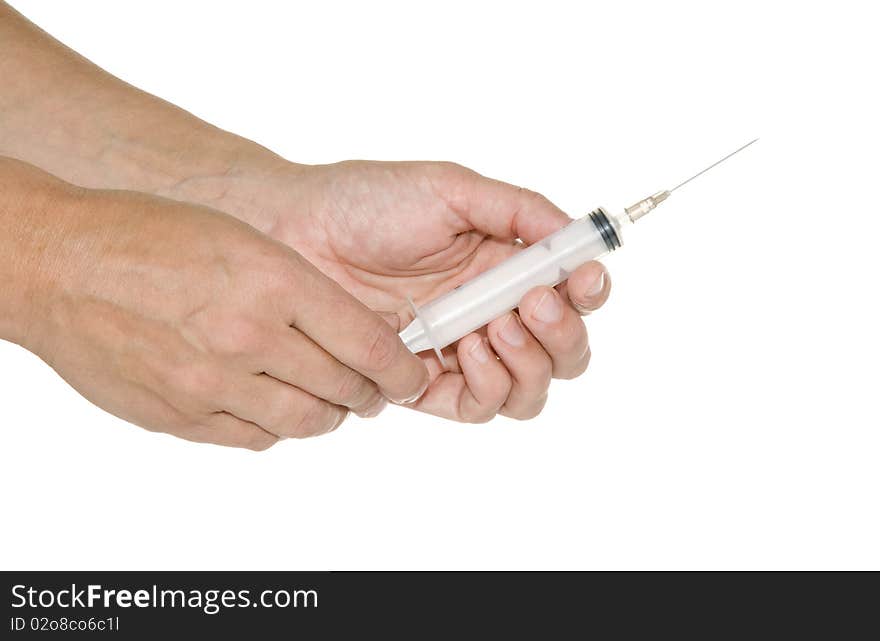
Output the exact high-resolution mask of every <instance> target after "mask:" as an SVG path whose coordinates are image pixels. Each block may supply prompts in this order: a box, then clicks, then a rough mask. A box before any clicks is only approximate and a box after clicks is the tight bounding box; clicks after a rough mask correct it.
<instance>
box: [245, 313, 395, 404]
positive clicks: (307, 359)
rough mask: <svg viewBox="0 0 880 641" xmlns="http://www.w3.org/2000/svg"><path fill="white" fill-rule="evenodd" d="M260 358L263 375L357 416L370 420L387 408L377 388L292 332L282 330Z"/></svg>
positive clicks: (307, 340) (302, 336) (298, 333)
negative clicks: (269, 348) (342, 406)
mask: <svg viewBox="0 0 880 641" xmlns="http://www.w3.org/2000/svg"><path fill="white" fill-rule="evenodd" d="M272 345H273V349H272V352H271V353H270V354H264V355H262V360H264V361H265V364H264V366H263V368H264V371H265V372H266V373H267V374H269V375H270V376H272V377H273V378H276V379H278V380H280V381H283V382H285V383H288V384H290V385H293V386H294V387H298V388H300V389H302V390H304V391H306V392H308V393H310V394H311V395H313V396H317V397H318V398H322V399H324V400H326V401H328V402H330V403H333V404H334V405H344V406H345V407H348V408H349V409H351V410H352V411H353V412H355V413H356V414H357V415H358V416H362V417H365V418H367V417H373V416H378V415H379V413H380V412H381V411H382V410H383V409H384V408H385V406H386V405H387V401H386V400H385V397H384V396H382V394H381V393H380V392H379V388H378V387H376V384H375V383H373V381H371V380H370V379H368V378H367V377H366V376H364V375H363V374H361V373H360V372H357V371H355V370H353V369H351V368H350V367H347V366H345V365H343V364H342V363H340V362H339V361H338V360H336V359H335V358H333V357H332V356H331V355H330V354H328V353H327V352H326V351H324V350H323V349H322V348H321V347H319V346H318V345H316V344H315V343H314V342H313V341H312V340H311V339H310V338H309V337H308V336H306V335H305V334H303V333H302V332H300V331H299V330H297V329H295V328H292V327H291V328H284V329H283V330H282V331H281V332H279V333H278V335H277V336H275V337H274V341H272Z"/></svg>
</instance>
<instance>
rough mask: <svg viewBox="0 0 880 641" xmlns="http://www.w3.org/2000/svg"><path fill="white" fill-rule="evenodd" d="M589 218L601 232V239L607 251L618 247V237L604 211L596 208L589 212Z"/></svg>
mask: <svg viewBox="0 0 880 641" xmlns="http://www.w3.org/2000/svg"><path fill="white" fill-rule="evenodd" d="M590 220H592V221H593V224H594V225H595V226H596V229H598V230H599V233H600V234H602V240H604V241H605V246H606V247H608V251H612V252H613V251H614V250H615V249H617V248H618V247H620V237H619V236H618V235H617V231H616V230H615V229H614V225H612V224H611V221H610V220H608V216H606V215H605V212H604V211H602V210H601V209H597V210H596V211H594V212H593V213H591V214H590Z"/></svg>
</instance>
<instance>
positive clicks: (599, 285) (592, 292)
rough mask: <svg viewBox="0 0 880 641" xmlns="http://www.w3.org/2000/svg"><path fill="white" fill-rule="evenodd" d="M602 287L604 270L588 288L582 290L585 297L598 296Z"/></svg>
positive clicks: (603, 284)
mask: <svg viewBox="0 0 880 641" xmlns="http://www.w3.org/2000/svg"><path fill="white" fill-rule="evenodd" d="M603 289H605V272H602V273H601V274H599V278H598V279H597V280H596V282H594V283H593V286H592V287H591V288H590V289H589V290H587V291H586V292H584V296H586V297H587V298H592V297H593V296H598V295H599V294H601V293H602V290H603Z"/></svg>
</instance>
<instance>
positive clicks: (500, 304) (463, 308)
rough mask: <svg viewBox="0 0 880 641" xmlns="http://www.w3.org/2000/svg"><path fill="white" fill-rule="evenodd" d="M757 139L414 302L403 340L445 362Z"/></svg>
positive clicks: (412, 348) (617, 243)
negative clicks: (462, 342) (533, 292)
mask: <svg viewBox="0 0 880 641" xmlns="http://www.w3.org/2000/svg"><path fill="white" fill-rule="evenodd" d="M757 140H758V139H757V138H755V140H752V141H751V142H749V143H747V144H745V145H743V146H742V147H740V148H739V149H737V150H735V151H732V152H731V153H729V154H727V155H726V156H724V158H722V159H721V160H718V161H717V162H715V163H713V164H711V165H709V166H708V167H706V168H705V169H703V170H702V171H700V172H698V173H696V174H694V175H693V176H691V177H690V178H688V179H687V180H684V181H682V182H680V183H679V184H678V185H676V186H675V187H673V188H672V189H669V190H664V191H658V192H657V193H656V194H653V195H651V196H648V197H647V198H643V199H642V200H640V201H638V202H637V203H635V204H634V205H630V206H629V207H626V208H625V209H624V210H623V212H622V213H620V214H618V215H616V216H614V215H609V214H608V212H607V211H606V210H605V209H603V208H602V207H599V208H598V209H596V210H594V211H593V212H591V213H590V214H588V215H586V216H584V217H583V218H579V219H577V220H575V221H573V222H571V223H569V224H568V225H566V226H565V227H563V228H562V229H560V230H559V231H557V232H556V233H554V234H551V235H550V236H547V237H546V238H544V239H543V240H541V241H539V242H537V243H534V244H533V245H530V246H529V247H527V248H526V249H524V250H522V251H520V252H518V253H516V254H514V255H513V256H511V257H510V258H508V259H507V260H505V261H503V262H501V263H499V264H498V265H495V266H494V267H492V268H491V269H488V270H487V271H485V272H483V273H482V274H480V275H479V276H477V277H476V278H473V279H472V280H469V281H468V282H466V283H464V284H462V285H459V286H458V287H456V288H455V289H453V290H452V291H450V292H447V293H446V294H443V295H442V296H440V297H439V298H436V299H434V300H432V301H430V302H429V303H426V304H425V305H423V306H421V307H419V308H417V307H416V306H415V305H414V304H413V303H412V301H410V305H411V306H412V309H413V313H414V315H415V319H414V320H413V321H412V322H411V323H410V324H409V325H407V327H406V329H404V330H403V331H402V332H400V338H401V340H402V341H403V342H404V344H406V346H407V347H408V348H409V350H410V351H411V352H421V351H424V350H427V349H433V350H434V351H435V352H437V355H438V356H439V357H440V360H441V362H442V361H443V356H442V354H441V353H440V350H441V349H443V348H444V347H446V346H447V345H450V344H451V343H454V342H455V341H457V340H458V339H460V338H462V337H464V336H467V335H468V334H470V333H471V332H473V331H474V330H477V329H479V328H480V327H483V326H484V325H486V324H487V323H489V322H490V321H492V320H494V319H496V318H498V317H499V316H502V315H503V314H506V313H507V312H509V311H510V310H512V309H514V308H516V307H517V306H518V305H519V301H520V300H521V299H522V297H523V296H524V295H525V294H526V292H528V291H529V290H530V289H532V288H533V287H537V286H539V285H548V286H551V287H552V286H555V285H558V284H559V283H561V282H562V281H564V280H566V279H567V278H568V276H569V274H571V273H572V272H573V271H574V270H575V269H577V268H578V267H580V266H581V265H583V264H584V263H586V262H588V261H591V260H594V259H596V258H599V257H601V256H603V255H605V254H607V253H610V252H612V251H614V250H615V249H617V248H618V247H620V246H621V245H622V244H623V233H622V230H623V227H625V226H626V225H629V224H632V223H634V222H636V221H637V220H638V219H639V218H641V217H642V216H644V215H645V214H647V213H648V212H649V211H651V210H652V209H654V208H655V207H656V206H657V205H659V204H660V203H662V202H663V201H664V200H666V199H667V198H669V195H670V194H671V193H672V192H674V191H675V190H676V189H679V188H681V187H683V186H684V185H686V184H687V183H689V182H690V181H692V180H693V179H694V178H696V177H697V176H701V175H702V174H704V173H706V172H707V171H709V170H710V169H712V168H713V167H715V166H716V165H719V164H721V163H722V162H724V161H725V160H727V159H728V158H730V157H731V156H733V155H734V154H737V153H739V152H740V151H742V150H743V149H745V148H746V147H748V146H749V145H751V144H753V143H754V142H756V141H757Z"/></svg>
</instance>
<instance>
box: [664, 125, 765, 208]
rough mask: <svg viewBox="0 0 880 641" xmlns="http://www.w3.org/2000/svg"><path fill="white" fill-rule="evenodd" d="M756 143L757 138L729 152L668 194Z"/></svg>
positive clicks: (671, 190)
mask: <svg viewBox="0 0 880 641" xmlns="http://www.w3.org/2000/svg"><path fill="white" fill-rule="evenodd" d="M756 142H758V139H757V138H755V139H754V140H753V141H751V142H747V143H746V144H744V145H743V146H742V147H740V148H739V149H737V150H736V151H731V152H730V153H729V154H727V155H726V156H725V157H724V158H722V159H721V160H718V161H716V162H713V163H712V164H711V165H709V166H708V167H706V168H705V169H704V170H703V171H701V172H699V173H697V174H694V175H693V176H691V177H690V178H688V179H687V180H685V181H684V182H680V183H678V184H677V185H676V186H675V187H673V188H672V189H670V190H669V193H670V194H671V193H672V192H674V191H675V190H676V189H678V188H679V187H683V186H685V185H686V184H688V183H689V182H690V181H692V180H693V179H694V178H697V177H699V176H702V175H703V174H705V173H706V172H707V171H709V170H710V169H712V167H717V166H718V165H720V164H721V163H723V162H724V161H725V160H727V159H728V158H730V157H731V156H735V155H736V154H738V153H739V152H741V151H742V150H743V149H745V148H746V147H748V146H749V145H752V144H754V143H756Z"/></svg>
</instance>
